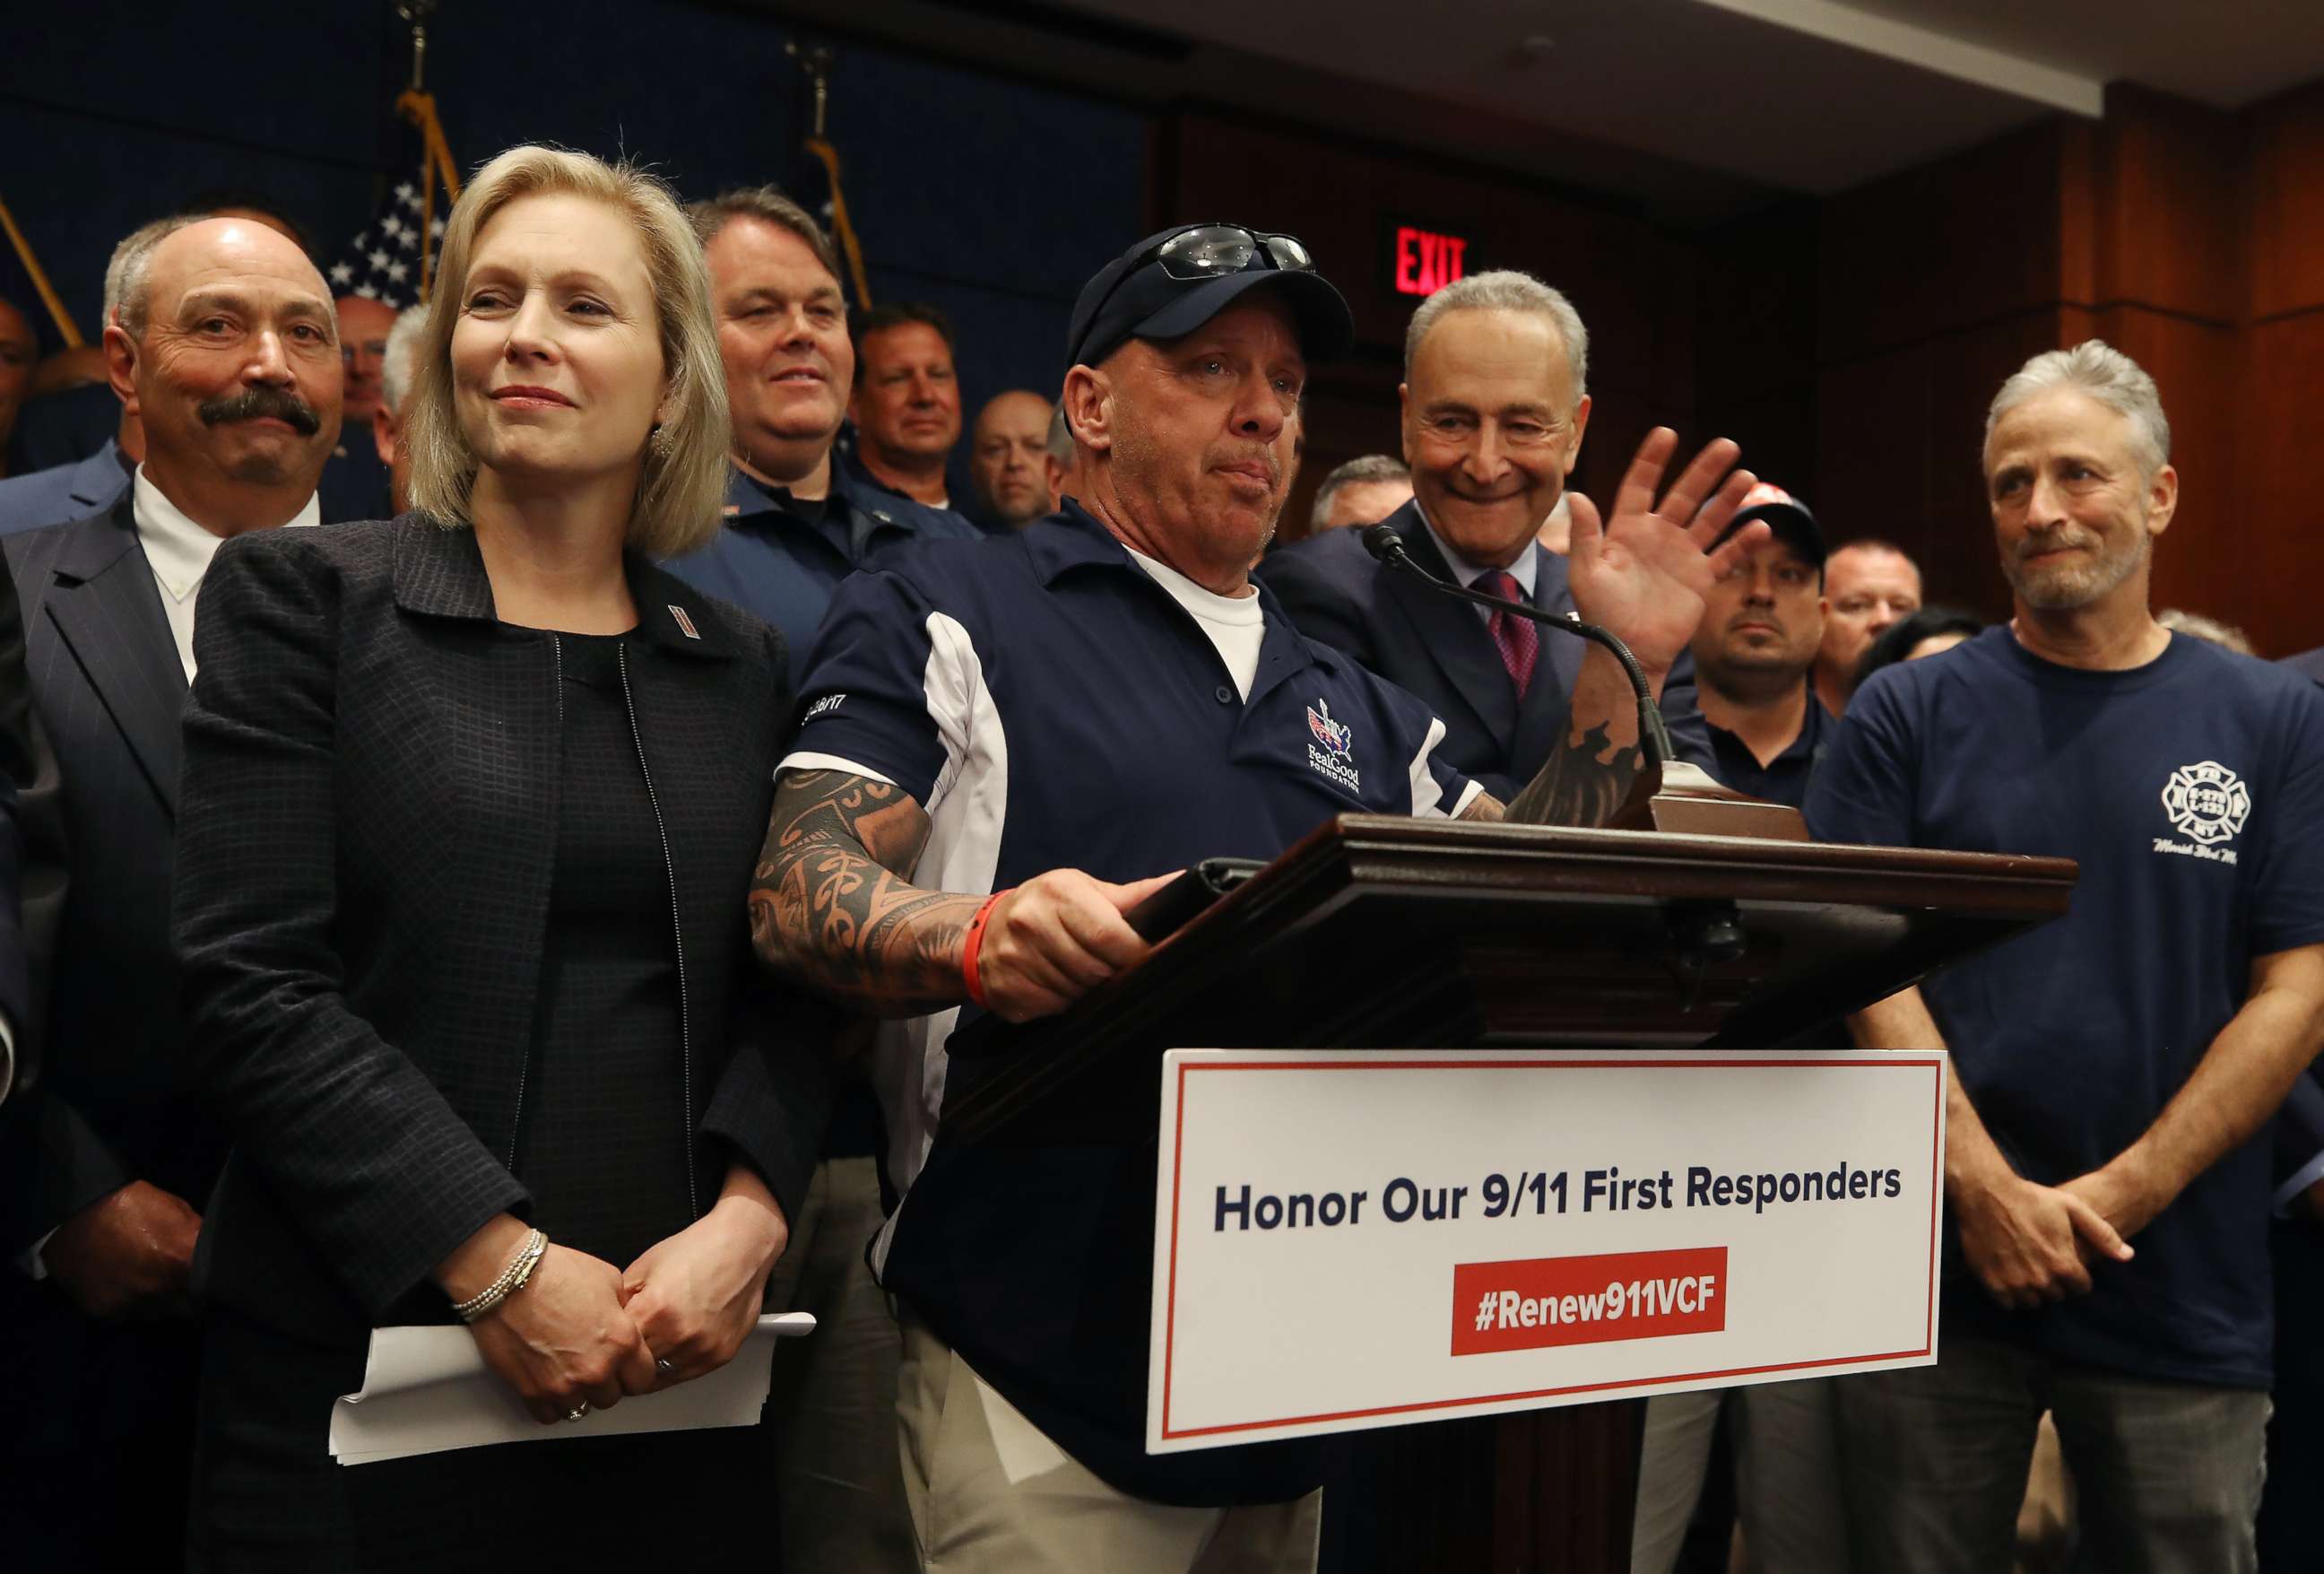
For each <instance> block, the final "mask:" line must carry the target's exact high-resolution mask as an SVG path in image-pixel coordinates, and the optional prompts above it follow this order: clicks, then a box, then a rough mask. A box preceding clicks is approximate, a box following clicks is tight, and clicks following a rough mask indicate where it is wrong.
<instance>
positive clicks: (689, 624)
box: [668, 601, 702, 640]
mask: <svg viewBox="0 0 2324 1574" xmlns="http://www.w3.org/2000/svg"><path fill="white" fill-rule="evenodd" d="M668 606H669V615H670V616H672V617H674V618H676V619H678V632H680V633H681V634H685V635H686V637H687V638H688V639H690V640H698V639H700V638H701V637H702V636H701V635H700V634H696V632H695V630H694V619H692V618H690V617H688V616H686V608H685V607H683V606H679V605H678V603H677V602H675V601H672V602H669V603H668Z"/></svg>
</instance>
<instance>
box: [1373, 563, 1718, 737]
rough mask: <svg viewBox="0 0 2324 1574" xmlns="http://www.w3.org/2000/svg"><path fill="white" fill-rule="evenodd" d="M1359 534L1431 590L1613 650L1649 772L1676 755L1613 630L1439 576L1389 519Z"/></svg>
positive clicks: (1642, 675) (1650, 694)
mask: <svg viewBox="0 0 2324 1574" xmlns="http://www.w3.org/2000/svg"><path fill="white" fill-rule="evenodd" d="M1362 533H1363V540H1364V550H1365V551H1368V552H1369V553H1371V555H1372V556H1373V557H1375V558H1378V559H1379V560H1380V561H1381V562H1383V563H1386V564H1387V565H1388V567H1389V568H1392V569H1401V570H1402V571H1404V572H1405V573H1406V574H1409V575H1411V576H1412V577H1413V578H1414V579H1417V580H1419V581H1420V582H1421V583H1422V584H1424V585H1425V586H1427V587H1428V588H1430V589H1432V590H1438V591H1442V592H1443V594H1445V595H1447V596H1453V597H1459V598H1460V599H1462V600H1463V601H1473V602H1475V603H1476V604H1477V605H1478V606H1490V607H1492V608H1494V609H1495V610H1497V611H1500V612H1514V613H1516V614H1517V616H1519V617H1529V618H1531V619H1532V620H1533V621H1534V622H1535V623H1538V624H1544V625H1547V626H1549V627H1551V628H1554V629H1562V630H1563V631H1564V632H1565V633H1567V634H1579V635H1580V636H1581V637H1582V638H1583V639H1586V640H1588V641H1590V642H1591V643H1593V644H1600V645H1603V646H1605V647H1606V649H1608V650H1609V651H1611V652H1613V653H1614V659H1615V660H1616V661H1618V662H1621V663H1622V671H1624V672H1625V673H1627V674H1628V677H1629V680H1630V688H1631V690H1632V691H1633V692H1634V693H1636V694H1637V697H1638V749H1639V752H1640V753H1641V754H1643V755H1645V756H1646V768H1647V769H1648V770H1649V771H1651V770H1653V769H1654V768H1655V767H1656V766H1660V765H1667V764H1671V763H1672V761H1673V760H1674V758H1675V754H1674V750H1673V749H1672V748H1671V739H1670V729H1669V728H1668V727H1665V726H1664V725H1663V713H1662V708H1661V707H1660V706H1658V705H1656V704H1655V691H1654V690H1653V688H1652V687H1651V686H1650V685H1649V684H1648V683H1647V682H1646V669H1645V668H1643V667H1641V666H1639V665H1638V658H1637V656H1635V655H1633V654H1631V653H1630V647H1629V646H1628V645H1626V644H1624V643H1622V641H1621V638H1620V636H1618V634H1615V633H1614V632H1613V631H1612V630H1611V629H1606V628H1600V627H1599V626H1598V625H1596V624H1594V623H1584V622H1582V619H1581V618H1580V617H1578V616H1575V615H1574V614H1572V613H1570V612H1569V613H1566V614H1564V615H1563V616H1560V615H1558V614H1556V613H1554V612H1544V611H1542V610H1541V609H1540V608H1539V607H1536V606H1526V604H1525V603H1524V602H1522V601H1508V600H1504V599H1503V598H1502V597H1499V596H1489V595H1487V594H1486V593H1485V592H1484V591H1482V590H1471V589H1470V588H1468V587H1467V586H1465V585H1454V584H1452V583H1450V582H1448V581H1446V580H1443V579H1438V578H1437V577H1436V576H1435V575H1434V574H1432V573H1430V572H1429V571H1428V570H1427V569H1424V568H1422V567H1421V566H1420V565H1419V564H1418V563H1416V562H1415V561H1413V560H1412V554H1411V553H1410V552H1407V551H1405V550H1404V538H1403V537H1402V536H1399V535H1398V534H1397V532H1396V527H1395V526H1394V525H1392V524H1372V525H1366V526H1365V527H1364V529H1363V532H1362Z"/></svg>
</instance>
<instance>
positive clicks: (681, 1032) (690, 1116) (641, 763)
mask: <svg viewBox="0 0 2324 1574" xmlns="http://www.w3.org/2000/svg"><path fill="white" fill-rule="evenodd" d="M613 654H614V658H615V660H616V661H617V662H619V664H620V666H621V669H622V710H623V711H624V712H626V713H627V714H628V716H629V719H630V741H631V742H632V743H633V744H635V745H637V750H638V773H639V774H640V775H641V776H643V777H644V778H645V782H646V802H647V803H648V804H649V805H650V806H651V807H652V809H653V817H654V830H655V831H656V832H657V833H658V834H659V836H660V838H661V863H662V868H663V870H664V872H666V873H667V874H668V875H669V932H670V937H671V939H672V940H675V941H676V942H677V945H678V1075H679V1078H680V1083H679V1086H680V1088H681V1089H682V1090H683V1094H684V1097H685V1100H686V1106H685V1121H686V1204H687V1207H688V1208H691V1209H692V1210H693V1212H694V1217H695V1218H701V1217H702V1197H701V1190H700V1185H699V1182H698V1181H697V1180H696V1178H695V1172H694V1033H693V1023H692V1012H691V1009H690V1007H689V1006H688V1005H687V998H686V926H685V925H684V923H682V922H681V921H679V918H678V860H677V859H675V858H673V857H672V856H670V852H669V825H668V824H667V823H666V822H665V821H664V820H663V819H662V817H661V799H660V798H659V796H658V795H657V794H656V793H655V792H654V784H653V767H651V766H650V765H649V764H646V740H645V735H644V734H643V733H641V732H640V731H639V730H638V704H637V699H636V697H635V696H634V695H632V693H631V691H630V647H629V643H628V642H627V641H623V642H622V643H621V644H618V645H616V646H614V647H613Z"/></svg>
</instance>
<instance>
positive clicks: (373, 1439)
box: [331, 1311, 815, 1465]
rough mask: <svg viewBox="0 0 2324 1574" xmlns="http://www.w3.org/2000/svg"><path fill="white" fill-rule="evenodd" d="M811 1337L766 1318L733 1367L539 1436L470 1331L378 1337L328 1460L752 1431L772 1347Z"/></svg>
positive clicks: (800, 1321) (382, 1333) (795, 1325)
mask: <svg viewBox="0 0 2324 1574" xmlns="http://www.w3.org/2000/svg"><path fill="white" fill-rule="evenodd" d="M814 1331H815V1319H814V1318H813V1317H811V1316H809V1315H808V1314H807V1313H806V1312H803V1311H794V1312H788V1313H786V1314H785V1315H783V1316H781V1317H762V1318H761V1319H759V1326H758V1327H757V1328H756V1329H752V1331H751V1335H750V1337H749V1338H746V1339H744V1340H743V1341H742V1349H741V1351H739V1352H738V1353H737V1354H736V1355H735V1356H734V1358H733V1360H731V1361H729V1362H727V1363H726V1364H725V1365H724V1366H721V1367H719V1368H718V1370H717V1371H715V1372H713V1373H711V1374H710V1375H708V1376H706V1377H696V1379H694V1380H693V1381H692V1382H690V1383H681V1384H678V1386H677V1387H675V1388H669V1389H664V1390H663V1391H662V1392H661V1393H642V1394H638V1395H635V1396H633V1397H631V1398H628V1399H624V1400H622V1403H620V1404H619V1405H617V1406H616V1407H614V1408H613V1409H612V1410H593V1411H591V1412H589V1414H588V1416H587V1418H586V1419H585V1420H582V1421H559V1422H558V1423H556V1424H555V1425H553V1426H543V1425H542V1424H541V1423H540V1422H539V1421H535V1420H533V1419H532V1414H531V1412H530V1411H528V1410H526V1409H525V1407H524V1405H523V1403H521V1401H519V1400H518V1398H517V1396H516V1394H515V1393H514V1392H513V1391H512V1390H511V1389H510V1387H509V1385H508V1384H505V1383H503V1382H502V1381H501V1379H500V1377H499V1376H498V1375H496V1374H494V1373H493V1371H492V1370H491V1368H489V1367H487V1366H485V1365H484V1356H482V1355H480V1354H479V1353H478V1352H477V1350H476V1341H475V1338H472V1337H471V1336H470V1335H469V1333H468V1330H467V1329H465V1328H462V1327H458V1326H457V1325H452V1326H437V1327H422V1328H384V1329H373V1330H372V1336H371V1355H370V1357H369V1359H368V1360H366V1361H365V1363H364V1385H363V1389H362V1391H361V1392H359V1393H348V1394H344V1395H342V1396H341V1397H340V1398H339V1400H338V1401H337V1403H335V1404H333V1405H332V1406H331V1457H332V1458H336V1459H337V1460H338V1462H339V1463H340V1464H342V1465H371V1464H376V1463H377V1462H378V1461H380V1460H382V1459H402V1458H410V1456H412V1455H414V1454H439V1453H442V1452H444V1451H446V1450H447V1449H473V1448H477V1447H479V1446H481V1445H483V1444H485V1443H545V1442H555V1441H557V1440H559V1439H561V1438H604V1437H613V1436H615V1435H617V1434H619V1433H623V1432H668V1431H682V1430H690V1429H693V1428H698V1427H734V1426H751V1425H753V1424H755V1423H756V1422H757V1421H758V1419H759V1413H760V1412H761V1410H763V1409H764V1408H765V1407H766V1403H767V1385H768V1384H769V1382H770V1380H771V1378H772V1375H773V1371H774V1360H775V1341H776V1340H777V1339H779V1338H798V1337H799V1336H800V1335H802V1334H809V1333H813V1332H814Z"/></svg>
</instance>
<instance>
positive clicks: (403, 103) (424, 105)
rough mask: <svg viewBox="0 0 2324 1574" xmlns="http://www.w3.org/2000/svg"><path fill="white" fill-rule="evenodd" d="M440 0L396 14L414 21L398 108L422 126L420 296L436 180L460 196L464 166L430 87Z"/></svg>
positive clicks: (400, 2)
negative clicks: (433, 24)
mask: <svg viewBox="0 0 2324 1574" xmlns="http://www.w3.org/2000/svg"><path fill="white" fill-rule="evenodd" d="M436 6H437V0H397V4H396V7H395V14H397V15H398V16H401V18H403V20H404V21H406V22H408V23H410V24H411V85H410V87H408V88H404V90H403V91H402V93H401V94H400V95H398V97H397V98H396V100H395V111H396V113H397V114H399V115H401V116H403V118H404V119H406V120H408V121H410V122H411V124H412V125H416V126H418V127H419V128H420V300H422V301H426V300H427V299H428V285H429V273H430V269H431V264H432V261H433V251H434V247H433V245H432V244H431V243H432V242H433V240H434V238H435V237H434V235H433V234H432V229H433V227H434V224H435V217H436V181H437V179H438V176H441V177H442V179H443V181H444V195H445V197H446V199H447V200H448V201H452V202H457V201H459V199H460V168H459V166H458V165H457V164H456V163H454V162H452V145H451V144H450V143H448V142H447V141H446V140H445V138H444V123H443V122H442V121H440V120H438V118H437V117H436V95H435V94H433V93H430V92H429V91H428V89H427V87H426V81H427V69H428V19H429V17H430V16H432V15H433V14H435V12H436Z"/></svg>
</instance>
